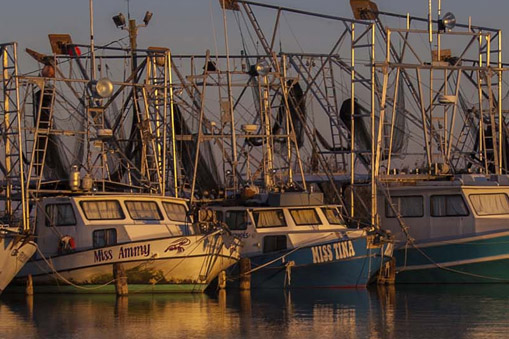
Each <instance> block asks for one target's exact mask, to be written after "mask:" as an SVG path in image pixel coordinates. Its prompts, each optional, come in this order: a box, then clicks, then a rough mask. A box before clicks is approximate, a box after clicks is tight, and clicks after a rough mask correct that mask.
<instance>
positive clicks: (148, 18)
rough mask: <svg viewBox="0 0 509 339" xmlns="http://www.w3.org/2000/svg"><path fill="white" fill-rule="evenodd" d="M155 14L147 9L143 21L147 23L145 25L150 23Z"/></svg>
mask: <svg viewBox="0 0 509 339" xmlns="http://www.w3.org/2000/svg"><path fill="white" fill-rule="evenodd" d="M153 14H154V13H152V12H149V11H147V13H145V17H144V18H143V22H144V23H145V26H146V25H148V23H149V22H150V19H152V15H153Z"/></svg>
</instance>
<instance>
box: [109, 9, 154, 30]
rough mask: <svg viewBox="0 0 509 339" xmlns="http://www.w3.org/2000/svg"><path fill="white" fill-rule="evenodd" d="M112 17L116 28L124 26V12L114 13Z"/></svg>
mask: <svg viewBox="0 0 509 339" xmlns="http://www.w3.org/2000/svg"><path fill="white" fill-rule="evenodd" d="M145 16H146V15H145ZM112 19H113V22H114V23H115V26H117V27H118V28H122V27H124V26H125V17H124V14H122V13H118V15H115V16H114V17H113V18H112ZM149 20H150V19H149Z"/></svg>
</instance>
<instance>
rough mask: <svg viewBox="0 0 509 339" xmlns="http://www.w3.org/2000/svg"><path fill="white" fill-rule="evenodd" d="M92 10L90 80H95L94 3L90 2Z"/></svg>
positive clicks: (91, 0)
mask: <svg viewBox="0 0 509 339" xmlns="http://www.w3.org/2000/svg"><path fill="white" fill-rule="evenodd" d="M89 9H90V59H91V61H90V80H92V81H94V80H95V47H94V1H93V0H90V1H89Z"/></svg>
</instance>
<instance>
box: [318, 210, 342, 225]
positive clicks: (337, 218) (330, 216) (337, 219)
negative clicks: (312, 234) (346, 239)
mask: <svg viewBox="0 0 509 339" xmlns="http://www.w3.org/2000/svg"><path fill="white" fill-rule="evenodd" d="M322 211H323V214H325V217H326V218H327V220H328V221H329V224H331V225H342V224H344V223H343V219H342V218H341V214H339V212H338V210H337V209H336V208H331V207H327V208H322Z"/></svg>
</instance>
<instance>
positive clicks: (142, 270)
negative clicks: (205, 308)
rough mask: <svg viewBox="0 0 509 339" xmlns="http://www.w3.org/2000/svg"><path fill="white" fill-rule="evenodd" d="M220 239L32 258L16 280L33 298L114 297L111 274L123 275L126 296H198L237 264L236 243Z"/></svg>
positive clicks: (176, 239)
mask: <svg viewBox="0 0 509 339" xmlns="http://www.w3.org/2000/svg"><path fill="white" fill-rule="evenodd" d="M223 240H224V238H223V236H222V235H220V234H215V235H209V236H202V235H195V236H185V237H172V238H163V239H155V240H145V241H136V242H131V243H125V244H118V245H115V246H109V247H103V248H97V249H91V250H85V251H77V252H74V253H69V254H66V255H60V256H56V257H52V258H36V260H32V261H30V262H28V263H27V265H26V266H25V268H24V269H23V270H22V271H21V272H20V273H19V274H18V276H17V277H16V280H15V281H16V282H17V283H18V284H20V283H23V281H24V280H25V278H26V277H27V276H28V275H29V274H31V275H32V277H33V282H34V291H35V292H47V293H54V292H60V293H115V280H114V275H113V271H114V269H118V267H119V265H120V267H121V268H122V269H123V270H124V271H125V276H126V277H127V284H128V289H129V291H131V292H139V293H142V292H145V293H156V292H202V291H203V290H205V288H206V287H207V286H208V285H209V283H210V282H211V281H212V280H213V279H214V278H216V277H217V275H218V274H219V273H220V272H221V271H223V270H226V269H227V268H228V267H230V266H231V265H233V264H234V263H235V262H237V260H238V258H239V253H238V249H239V246H238V241H235V240H232V241H231V242H229V243H225V241H223Z"/></svg>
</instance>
